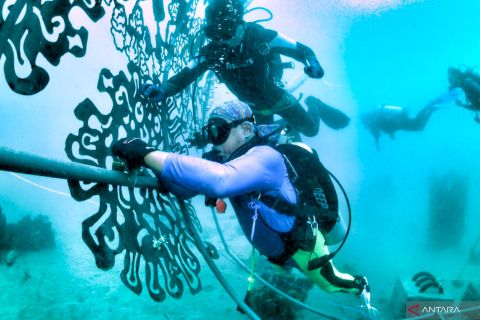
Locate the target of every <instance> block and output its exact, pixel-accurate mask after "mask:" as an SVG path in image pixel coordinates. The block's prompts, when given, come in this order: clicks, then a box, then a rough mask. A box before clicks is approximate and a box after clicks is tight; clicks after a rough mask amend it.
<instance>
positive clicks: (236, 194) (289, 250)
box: [112, 101, 370, 305]
mask: <svg viewBox="0 0 480 320" xmlns="http://www.w3.org/2000/svg"><path fill="white" fill-rule="evenodd" d="M274 128H276V129H274ZM278 128H279V126H278V125H275V124H274V125H256V124H255V123H254V122H253V112H252V110H251V109H250V107H249V106H248V105H247V104H245V103H243V102H241V101H230V102H226V103H224V104H223V105H220V106H217V107H215V108H214V109H213V110H212V112H211V113H210V115H209V119H208V124H207V126H205V127H204V130H206V131H207V135H208V139H209V142H210V143H212V144H213V150H212V151H211V152H210V156H209V157H208V158H209V159H214V158H215V161H213V160H207V159H201V158H197V157H192V156H186V155H180V154H175V153H169V152H163V151H159V150H156V149H155V148H153V147H150V146H148V145H147V144H146V143H145V142H143V141H142V140H140V139H139V138H124V139H121V140H119V141H117V142H115V143H114V144H113V146H112V154H113V155H114V156H115V157H118V158H120V159H122V160H124V161H125V162H126V163H127V164H128V165H129V167H130V168H138V167H140V166H147V167H148V168H150V169H151V170H152V171H153V172H154V173H155V175H156V176H157V178H158V179H159V181H160V186H161V187H162V188H163V189H165V190H168V191H170V192H172V193H173V194H175V195H176V196H177V197H179V198H180V199H188V198H191V197H193V196H195V195H198V194H204V195H206V196H208V197H212V198H224V197H229V198H230V202H231V204H232V206H233V209H234V211H235V214H236V216H237V219H238V222H239V224H240V226H241V228H242V231H243V233H244V234H245V236H246V237H247V238H248V240H249V241H250V243H251V244H252V246H253V247H254V248H255V249H256V250H258V251H259V253H260V254H261V255H263V256H266V257H267V259H268V260H269V261H270V262H271V263H274V264H277V265H280V266H284V267H289V266H293V267H296V268H298V269H300V270H301V271H302V272H303V273H304V274H305V275H306V276H307V277H308V278H309V279H311V280H312V281H313V282H314V283H315V284H317V285H318V286H319V287H320V288H322V289H323V290H325V291H326V292H346V293H353V294H357V295H359V296H361V297H362V298H364V299H366V297H368V299H369V297H370V289H369V286H368V283H367V279H366V277H364V276H351V275H349V274H345V273H341V272H339V271H338V270H337V269H336V268H335V267H334V265H333V264H332V261H331V259H328V260H326V261H324V262H325V263H322V264H321V265H315V266H313V267H312V266H311V263H310V262H311V261H313V260H316V259H317V258H319V257H325V256H326V255H329V251H328V248H327V246H326V245H325V230H324V227H325V226H324V225H322V223H321V222H320V221H318V222H317V221H316V220H315V218H314V219H313V220H310V218H309V219H308V220H307V218H306V214H305V213H304V216H300V215H293V214H292V212H294V210H295V208H304V207H300V206H299V204H298V203H297V200H298V199H299V198H298V195H297V193H296V191H295V188H294V185H293V184H292V181H291V180H290V178H289V174H288V170H287V161H285V160H284V157H283V156H282V154H281V153H280V152H279V151H277V150H276V149H274V148H273V146H274V145H275V143H276V139H278V136H279V134H278V133H279V130H278ZM213 155H214V156H213ZM264 199H265V200H264ZM269 199H270V200H272V201H268V200H269ZM271 203H274V204H273V205H271ZM277 203H280V204H282V205H279V206H276V205H277ZM287 208H288V209H287ZM288 210H291V211H290V212H288ZM302 210H303V209H302ZM335 221H336V220H334V221H333V224H335ZM322 230H323V231H322ZM365 301H366V300H365ZM368 301H369V300H368ZM368 305H369V304H368Z"/></svg>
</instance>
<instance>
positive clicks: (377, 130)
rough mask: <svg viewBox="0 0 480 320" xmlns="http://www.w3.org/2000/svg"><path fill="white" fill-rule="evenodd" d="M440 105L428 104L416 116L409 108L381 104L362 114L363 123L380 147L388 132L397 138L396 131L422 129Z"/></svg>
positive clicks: (378, 147) (391, 136)
mask: <svg viewBox="0 0 480 320" xmlns="http://www.w3.org/2000/svg"><path fill="white" fill-rule="evenodd" d="M436 110H438V107H436V106H434V105H432V104H428V105H427V106H425V107H423V108H422V109H421V110H420V111H419V112H418V113H417V115H416V116H415V117H410V116H409V114H408V109H406V108H404V107H400V106H389V105H379V106H377V107H376V108H373V109H372V110H370V111H368V112H365V113H363V114H362V115H361V119H362V123H363V125H364V126H365V127H366V128H367V129H368V130H369V131H370V133H371V134H372V136H373V138H374V139H375V145H376V146H377V149H380V143H379V142H380V136H381V135H382V134H387V135H389V136H390V138H392V139H395V132H397V131H399V130H404V131H422V130H423V129H424V128H425V125H426V124H427V122H428V120H429V119H430V116H431V115H432V113H433V112H434V111H436Z"/></svg>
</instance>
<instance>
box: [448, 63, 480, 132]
mask: <svg viewBox="0 0 480 320" xmlns="http://www.w3.org/2000/svg"><path fill="white" fill-rule="evenodd" d="M448 82H449V85H450V89H451V90H452V89H455V88H460V89H462V90H463V92H464V93H465V98H466V100H467V101H466V102H462V101H461V100H459V99H458V100H457V101H456V103H457V105H459V106H461V107H463V108H466V109H468V110H472V111H474V112H475V117H474V119H475V121H476V122H478V123H480V71H479V70H478V69H474V68H466V67H464V68H462V67H450V68H448Z"/></svg>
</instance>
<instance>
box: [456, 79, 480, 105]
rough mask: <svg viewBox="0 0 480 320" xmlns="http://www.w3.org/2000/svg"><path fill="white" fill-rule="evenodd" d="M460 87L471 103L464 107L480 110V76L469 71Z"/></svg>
mask: <svg viewBox="0 0 480 320" xmlns="http://www.w3.org/2000/svg"><path fill="white" fill-rule="evenodd" d="M460 88H462V90H463V92H465V97H466V98H467V100H468V103H469V104H467V105H464V107H465V108H467V109H470V110H473V111H480V77H476V76H474V75H473V74H468V73H467V74H466V75H465V78H464V79H463V81H462V83H461V85H460Z"/></svg>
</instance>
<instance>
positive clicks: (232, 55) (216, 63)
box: [141, 0, 349, 137]
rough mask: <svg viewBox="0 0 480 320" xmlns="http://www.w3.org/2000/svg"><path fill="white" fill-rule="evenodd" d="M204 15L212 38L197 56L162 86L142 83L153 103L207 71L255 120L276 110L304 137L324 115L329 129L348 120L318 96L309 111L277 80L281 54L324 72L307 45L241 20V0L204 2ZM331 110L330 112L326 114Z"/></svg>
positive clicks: (268, 119)
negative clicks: (251, 112)
mask: <svg viewBox="0 0 480 320" xmlns="http://www.w3.org/2000/svg"><path fill="white" fill-rule="evenodd" d="M205 15H206V22H207V25H206V27H205V35H206V36H207V37H208V38H209V39H210V40H211V41H210V42H209V43H208V44H207V45H205V46H204V47H203V48H201V49H200V53H199V56H198V57H196V58H194V59H193V60H192V61H190V63H189V64H188V65H187V66H186V67H185V68H183V69H182V70H181V71H180V72H179V73H177V74H175V75H174V76H172V77H170V78H169V79H168V80H167V81H165V82H164V83H162V84H161V85H160V84H153V83H144V84H142V87H141V92H142V95H143V96H145V97H146V98H148V99H151V100H152V101H154V102H161V101H164V100H165V99H166V98H167V97H170V96H173V95H175V94H177V93H179V92H181V91H182V90H184V89H185V88H186V87H187V86H189V85H190V84H191V83H193V82H194V81H195V79H197V78H198V77H200V76H201V75H202V74H203V73H205V72H206V71H207V70H211V71H213V72H214V73H215V75H216V76H217V77H218V79H219V80H220V81H221V82H223V83H225V85H226V86H227V88H228V89H229V90H230V91H231V92H232V93H233V94H234V95H235V96H236V97H237V98H238V99H240V100H241V101H243V102H245V103H247V104H248V105H249V106H250V107H251V108H252V110H253V113H254V114H255V116H256V119H257V123H258V124H265V123H272V122H273V120H274V115H275V114H277V115H279V116H281V117H282V118H283V119H285V120H286V121H287V122H288V123H289V124H290V125H291V126H292V127H293V128H294V129H296V130H298V131H299V132H300V133H302V134H304V135H305V136H308V137H313V136H315V135H316V134H317V133H318V130H319V125H320V119H321V118H322V116H323V115H324V114H325V115H326V117H327V118H328V119H329V120H330V121H328V120H327V121H326V122H325V123H326V124H327V125H329V126H330V127H332V128H334V129H338V128H342V127H344V126H346V125H347V124H348V120H349V119H348V117H346V116H345V115H343V113H341V111H339V110H336V109H334V108H332V107H330V106H328V105H326V104H325V103H321V102H320V101H319V100H318V99H316V100H317V101H313V102H311V103H309V101H307V102H306V103H307V105H308V111H305V109H304V108H303V107H302V105H301V104H300V102H299V101H298V100H297V99H296V98H295V97H294V96H293V95H291V94H290V93H288V92H287V90H285V88H284V86H283V84H282V81H281V80H282V79H281V78H282V75H283V66H282V65H283V63H282V60H281V57H280V55H285V56H288V57H291V58H293V59H295V60H297V61H300V62H302V63H303V64H304V65H305V68H304V72H305V74H306V75H308V76H309V77H310V78H314V79H320V78H322V77H323V75H324V70H323V68H322V67H321V65H320V63H319V62H318V60H317V57H316V56H315V53H314V52H313V50H312V49H311V48H309V47H308V46H306V45H304V44H302V43H300V42H297V41H294V40H292V39H289V38H288V37H286V36H284V35H282V34H280V33H278V32H277V31H273V30H269V29H265V28H263V27H262V26H260V25H258V24H256V23H250V22H245V21H244V20H243V15H244V5H243V1H240V0H214V1H212V2H211V3H210V4H209V5H208V6H207V8H206V13H205ZM330 113H332V114H333V115H332V116H329V115H330ZM345 118H346V119H345ZM332 121H333V122H334V123H333V126H331V125H330V124H331V122H332Z"/></svg>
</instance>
